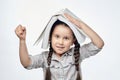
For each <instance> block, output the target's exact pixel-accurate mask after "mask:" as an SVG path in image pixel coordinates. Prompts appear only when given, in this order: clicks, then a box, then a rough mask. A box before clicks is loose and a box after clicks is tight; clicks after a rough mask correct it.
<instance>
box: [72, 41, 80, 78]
mask: <svg viewBox="0 0 120 80" xmlns="http://www.w3.org/2000/svg"><path fill="white" fill-rule="evenodd" d="M74 44H75V48H74V58H75V67H76V70H77V78H76V80H81V76H80V73H79V58H80V53H79V49H80V44H79V43H78V42H77V40H76V41H75V43H74Z"/></svg>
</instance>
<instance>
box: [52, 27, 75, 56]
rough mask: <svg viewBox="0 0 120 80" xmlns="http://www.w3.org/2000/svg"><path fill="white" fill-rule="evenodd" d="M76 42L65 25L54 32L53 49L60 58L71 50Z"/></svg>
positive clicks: (56, 28)
mask: <svg viewBox="0 0 120 80" xmlns="http://www.w3.org/2000/svg"><path fill="white" fill-rule="evenodd" d="M74 41H75V40H74V37H73V33H72V31H71V29H70V28H69V27H66V26H65V25H57V26H56V27H55V29H54V31H53V32H52V38H51V44H52V48H53V49H54V51H55V53H56V54H57V55H58V56H59V57H60V56H61V55H62V54H64V53H65V52H66V51H68V50H69V49H70V46H71V45H72V44H73V43H74Z"/></svg>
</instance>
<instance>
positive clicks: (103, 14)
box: [0, 0, 120, 80]
mask: <svg viewBox="0 0 120 80" xmlns="http://www.w3.org/2000/svg"><path fill="white" fill-rule="evenodd" d="M62 8H68V9H70V10H71V11H72V12H73V13H75V14H76V15H77V16H79V18H80V19H82V20H83V21H84V22H86V23H87V24H88V25H89V26H91V28H92V29H94V30H95V31H96V32H97V33H98V34H99V35H100V36H101V37H102V38H103V40H104V42H105V46H104V48H103V49H102V51H101V52H100V53H99V54H97V55H96V56H93V57H90V58H88V59H86V60H84V61H83V62H82V73H83V74H82V75H83V80H120V77H119V76H120V69H119V68H120V59H119V57H120V51H119V49H120V47H119V45H120V36H119V34H120V28H119V27H120V22H119V21H120V9H119V8H120V1H119V0H0V80H43V72H42V69H41V68H39V69H33V70H26V69H24V68H23V67H22V65H21V64H20V60H19V54H18V52H19V39H18V38H17V37H16V35H15V33H14V30H15V28H16V26H17V25H19V24H22V25H23V26H26V28H27V41H26V42H27V46H28V50H29V53H30V54H31V55H35V54H38V53H40V51H41V49H40V45H38V46H33V43H34V41H35V40H36V39H37V37H38V36H39V34H40V32H41V31H42V30H43V28H44V27H45V22H46V20H47V19H48V18H49V16H50V14H52V13H53V12H56V11H57V10H60V9H62Z"/></svg>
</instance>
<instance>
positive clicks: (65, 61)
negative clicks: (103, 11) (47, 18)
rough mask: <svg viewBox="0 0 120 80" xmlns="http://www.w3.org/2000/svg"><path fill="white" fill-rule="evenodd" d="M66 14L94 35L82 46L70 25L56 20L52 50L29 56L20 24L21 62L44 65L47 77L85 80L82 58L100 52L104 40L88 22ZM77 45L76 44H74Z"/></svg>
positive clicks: (84, 30)
mask: <svg viewBox="0 0 120 80" xmlns="http://www.w3.org/2000/svg"><path fill="white" fill-rule="evenodd" d="M64 15H65V17H66V18H67V19H68V20H69V21H70V22H72V23H73V24H75V25H76V26H77V27H78V28H80V29H81V30H82V31H83V32H84V33H86V34H87V36H88V37H89V38H90V39H91V42H89V43H87V44H84V45H83V46H81V47H80V44H79V43H78V40H77V39H76V37H75V35H74V34H73V31H72V30H71V29H70V28H69V26H68V25H67V24H66V23H64V22H62V21H59V20H57V21H56V22H55V23H54V24H53V26H52V29H51V32H50V36H49V41H50V42H49V44H50V47H49V51H44V52H42V53H41V54H38V55H35V56H29V54H28V51H27V47H26V28H25V27H23V26H22V25H19V26H18V27H17V28H16V29H15V33H16V35H17V36H18V37H19V42H20V43H19V44H20V46H19V55H20V61H21V64H22V65H23V66H24V67H25V68H27V69H33V68H39V67H42V68H43V72H44V75H45V80H82V78H81V68H80V66H81V61H82V60H83V59H85V58H87V57H89V56H93V55H95V54H97V53H98V52H99V51H100V50H101V49H102V47H103V46H104V42H103V40H102V39H101V38H100V36H99V35H98V34H97V33H96V32H95V31H93V30H92V29H91V28H90V27H89V26H88V25H87V24H85V23H84V22H82V21H80V20H77V19H75V18H73V17H72V16H70V15H69V14H66V13H65V14H64ZM73 45H74V46H73Z"/></svg>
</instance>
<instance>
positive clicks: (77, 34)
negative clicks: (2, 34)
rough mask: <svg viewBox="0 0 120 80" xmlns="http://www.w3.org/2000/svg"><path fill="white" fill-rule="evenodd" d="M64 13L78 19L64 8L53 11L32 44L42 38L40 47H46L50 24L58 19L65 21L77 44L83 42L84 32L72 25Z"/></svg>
mask: <svg viewBox="0 0 120 80" xmlns="http://www.w3.org/2000/svg"><path fill="white" fill-rule="evenodd" d="M64 13H67V14H69V15H71V16H72V17H74V18H76V19H78V20H80V19H79V18H78V17H77V16H75V15H74V14H73V13H72V12H71V11H70V10H68V9H67V8H66V9H62V10H60V11H59V12H57V13H55V14H54V15H53V16H52V17H51V18H50V20H49V21H48V23H47V25H46V26H45V28H44V29H43V31H42V33H41V34H40V36H39V37H38V39H37V40H36V41H35V43H34V44H38V43H39V42H40V41H41V40H42V45H41V48H43V49H47V48H48V46H49V35H50V31H51V27H52V25H53V24H54V23H55V22H56V21H57V20H60V21H62V22H64V23H66V24H67V25H68V26H69V27H70V28H71V30H72V31H73V33H74V35H75V37H76V39H77V40H78V42H79V44H81V43H83V42H84V41H85V39H86V34H85V33H84V32H83V31H82V30H81V29H79V28H78V27H77V26H76V25H74V24H73V23H71V22H70V21H69V20H68V19H67V18H66V17H65V16H64Z"/></svg>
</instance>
